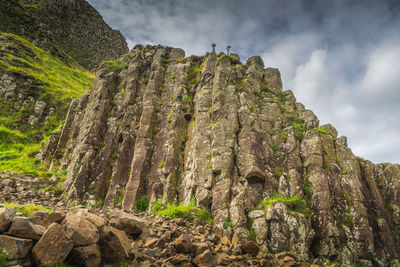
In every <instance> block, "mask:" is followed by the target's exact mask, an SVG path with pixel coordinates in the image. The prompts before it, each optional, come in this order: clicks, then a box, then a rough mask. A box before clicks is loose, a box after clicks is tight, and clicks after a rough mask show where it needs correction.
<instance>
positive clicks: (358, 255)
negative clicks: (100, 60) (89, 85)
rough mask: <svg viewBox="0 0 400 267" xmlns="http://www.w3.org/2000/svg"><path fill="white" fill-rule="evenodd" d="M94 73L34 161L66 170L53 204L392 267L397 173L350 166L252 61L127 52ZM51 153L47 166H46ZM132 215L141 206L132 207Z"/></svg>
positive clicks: (331, 136) (398, 213)
mask: <svg viewBox="0 0 400 267" xmlns="http://www.w3.org/2000/svg"><path fill="white" fill-rule="evenodd" d="M121 63H122V65H121V68H120V69H118V70H114V71H113V72H110V73H109V72H108V69H107V68H106V67H105V66H104V65H103V66H102V67H101V68H100V69H99V70H98V72H97V78H96V80H95V83H94V85H93V89H92V91H91V92H90V93H89V94H87V95H84V96H82V98H81V99H80V100H79V101H77V102H73V103H72V104H71V108H70V111H69V113H68V115H67V118H66V124H65V125H64V128H63V129H62V131H61V133H58V134H56V133H55V134H53V135H52V137H51V138H50V139H49V142H48V144H47V145H46V146H43V149H42V152H41V153H42V155H45V156H44V158H45V161H46V162H48V163H49V164H50V166H51V168H52V169H57V168H61V169H67V170H68V174H67V178H66V180H65V182H64V190H65V192H64V197H65V198H66V199H67V200H68V201H83V202H84V203H86V204H87V205H90V206H92V207H98V208H101V207H104V208H113V207H121V208H123V209H125V210H126V211H134V210H136V209H137V206H136V204H137V203H138V201H139V200H140V199H142V200H143V199H145V200H149V204H150V205H149V206H150V207H151V206H152V205H153V203H154V202H155V201H157V200H160V201H162V202H164V203H165V204H166V203H183V204H189V203H193V202H191V201H194V203H196V205H197V206H200V207H202V208H205V209H208V210H210V211H211V212H212V214H213V217H214V224H213V231H214V232H216V233H219V234H221V235H223V236H225V237H228V238H229V239H231V240H232V243H233V244H238V243H241V242H243V241H244V240H256V241H257V242H258V243H259V244H260V247H261V250H263V251H270V252H273V253H278V252H281V251H286V250H291V251H295V252H296V253H297V255H299V257H300V258H301V259H303V260H309V259H312V258H313V257H325V258H328V259H330V260H331V261H340V262H342V263H343V264H348V265H352V264H356V263H363V264H376V265H381V266H384V265H388V264H394V263H395V261H394V260H395V259H396V258H398V257H399V244H398V232H399V229H400V197H399V190H400V184H399V183H400V182H399V181H400V168H399V166H397V165H391V164H378V165H376V164H373V163H371V162H369V161H364V160H361V159H357V158H356V157H355V156H354V155H353V153H352V152H351V150H350V149H349V148H348V147H347V141H346V138H345V137H338V134H337V131H336V130H335V128H333V126H331V125H321V126H319V121H318V119H317V117H316V116H315V115H314V114H313V112H312V111H310V110H307V109H306V108H305V107H304V105H302V104H301V103H298V102H297V101H296V98H295V97H294V95H293V93H292V92H291V91H282V82H281V79H280V73H279V71H278V70H277V69H273V68H265V67H264V63H263V62H262V60H261V58H260V57H251V58H249V59H248V60H247V62H246V64H245V65H243V64H241V62H240V60H239V58H238V56H236V55H234V54H231V55H229V56H227V55H223V54H220V55H216V54H215V53H208V54H206V55H205V56H203V57H197V56H191V57H187V58H185V53H184V51H183V50H181V49H175V48H169V47H163V46H136V47H135V48H134V49H133V50H132V51H131V52H130V53H129V54H127V55H125V56H124V57H123V58H122V60H121ZM51 155H52V156H51ZM138 207H139V206H138Z"/></svg>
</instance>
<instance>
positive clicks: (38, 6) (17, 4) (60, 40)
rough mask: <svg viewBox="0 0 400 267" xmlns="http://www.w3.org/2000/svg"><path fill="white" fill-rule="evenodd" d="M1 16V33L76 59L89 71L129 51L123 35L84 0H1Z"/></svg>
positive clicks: (67, 59)
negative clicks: (112, 27) (19, 37)
mask: <svg viewBox="0 0 400 267" xmlns="http://www.w3.org/2000/svg"><path fill="white" fill-rule="evenodd" d="M0 17H1V18H2V19H1V20H0V32H7V33H14V34H17V35H20V36H23V37H25V38H28V39H29V40H30V41H31V42H33V43H34V44H35V45H37V46H39V47H41V48H43V49H45V50H47V51H50V52H51V53H52V54H53V55H55V56H57V57H59V58H61V59H63V61H64V62H66V63H68V62H69V63H71V62H73V61H76V62H78V63H79V64H80V65H81V66H83V67H85V68H87V69H88V70H91V71H94V70H96V69H97V67H98V66H99V64H100V63H101V62H102V61H103V60H108V59H113V58H116V57H119V56H121V55H123V54H125V53H127V52H128V46H127V44H126V41H125V38H124V37H123V36H122V34H121V33H120V32H119V31H116V30H113V29H111V28H110V27H109V26H108V25H107V24H106V23H105V22H104V20H103V18H102V17H101V15H100V14H99V13H98V12H97V11H96V10H95V9H94V8H93V7H92V6H91V5H90V4H89V3H87V2H86V1H85V0H68V1H65V0H43V1H39V0H23V1H18V0H1V1H0ZM70 57H72V58H73V60H71V58H70Z"/></svg>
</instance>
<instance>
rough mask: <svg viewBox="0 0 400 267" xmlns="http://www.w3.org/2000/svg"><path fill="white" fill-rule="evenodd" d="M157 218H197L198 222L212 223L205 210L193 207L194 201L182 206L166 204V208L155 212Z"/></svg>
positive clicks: (210, 216) (208, 213)
mask: <svg viewBox="0 0 400 267" xmlns="http://www.w3.org/2000/svg"><path fill="white" fill-rule="evenodd" d="M156 215H158V216H166V217H169V218H171V219H176V218H185V219H188V220H190V219H193V218H197V219H199V220H202V221H205V222H207V223H213V221H214V220H213V217H212V215H211V213H210V212H209V211H207V210H204V209H200V208H198V207H196V206H195V204H194V200H191V201H190V203H189V204H188V205H183V204H178V205H174V204H167V206H166V207H165V208H164V209H162V210H160V211H157V212H156Z"/></svg>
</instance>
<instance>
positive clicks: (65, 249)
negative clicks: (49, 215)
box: [32, 223, 73, 267]
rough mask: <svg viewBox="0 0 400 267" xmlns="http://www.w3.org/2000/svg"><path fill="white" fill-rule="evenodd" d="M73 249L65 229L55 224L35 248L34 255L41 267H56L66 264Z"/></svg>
mask: <svg viewBox="0 0 400 267" xmlns="http://www.w3.org/2000/svg"><path fill="white" fill-rule="evenodd" d="M72 247H73V243H72V241H71V240H70V239H69V238H68V237H67V235H66V234H65V232H64V230H63V227H62V226H61V225H59V224H56V223H53V224H51V225H50V226H49V228H48V229H47V230H46V232H45V233H44V234H43V236H42V238H40V239H39V241H38V242H37V243H36V245H35V246H34V247H33V250H32V254H33V257H34V260H35V261H36V263H37V264H38V265H39V266H49V267H50V266H54V265H55V264H57V263H60V262H64V261H65V259H66V258H67V256H68V254H69V253H70V251H71V249H72Z"/></svg>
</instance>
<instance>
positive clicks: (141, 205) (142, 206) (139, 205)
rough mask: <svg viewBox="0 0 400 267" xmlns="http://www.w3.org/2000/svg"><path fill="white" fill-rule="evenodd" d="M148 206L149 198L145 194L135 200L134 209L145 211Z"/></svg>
mask: <svg viewBox="0 0 400 267" xmlns="http://www.w3.org/2000/svg"><path fill="white" fill-rule="evenodd" d="M148 207H149V200H148V199H147V197H146V196H141V197H140V198H139V199H138V200H137V201H136V210H137V211H146V210H147V208H148Z"/></svg>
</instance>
